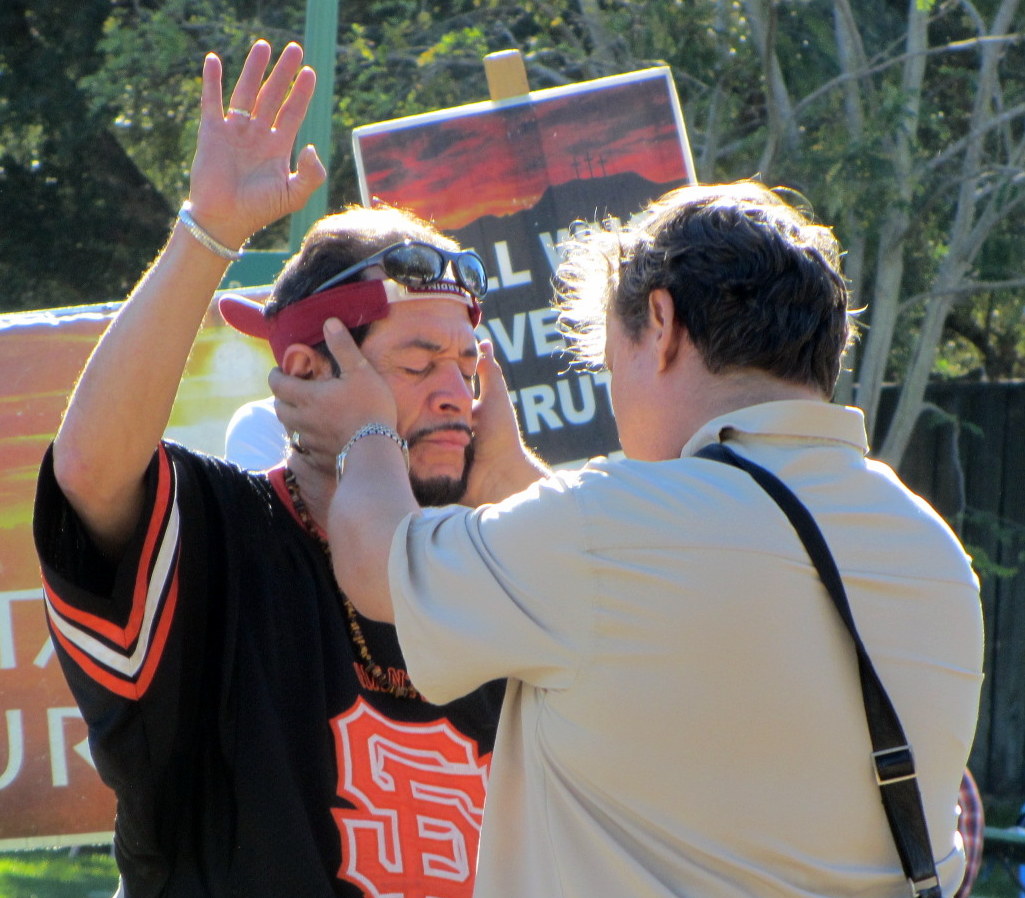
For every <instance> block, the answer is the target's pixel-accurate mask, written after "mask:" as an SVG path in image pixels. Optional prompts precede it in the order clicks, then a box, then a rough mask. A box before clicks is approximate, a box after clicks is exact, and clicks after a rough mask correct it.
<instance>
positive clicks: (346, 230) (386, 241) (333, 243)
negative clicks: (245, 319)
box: [265, 204, 459, 358]
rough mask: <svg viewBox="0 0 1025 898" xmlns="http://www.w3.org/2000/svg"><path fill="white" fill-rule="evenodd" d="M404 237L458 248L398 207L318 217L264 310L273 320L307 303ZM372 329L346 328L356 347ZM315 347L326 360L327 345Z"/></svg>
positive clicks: (360, 208)
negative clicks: (326, 284) (351, 268)
mask: <svg viewBox="0 0 1025 898" xmlns="http://www.w3.org/2000/svg"><path fill="white" fill-rule="evenodd" d="M407 239H408V240H422V241H424V242H425V243H431V244H434V245H436V246H440V247H442V248H445V249H458V248H459V247H458V246H457V245H456V243H455V242H454V241H453V240H452V239H451V238H449V237H446V236H445V235H444V234H442V233H441V232H440V231H439V230H438V229H437V228H435V227H434V226H433V225H432V224H430V223H429V222H427V221H425V220H424V219H422V218H420V217H419V216H418V215H416V214H415V213H413V212H410V211H409V210H407V209H400V208H398V207H396V206H388V205H384V204H380V205H375V206H373V207H370V208H368V207H366V206H356V205H352V206H348V207H346V208H345V209H344V210H343V211H342V212H337V213H335V214H333V215H326V216H324V217H323V218H321V219H318V220H317V221H316V222H315V223H314V224H313V226H312V227H311V228H310V229H309V231H307V232H306V236H305V237H304V238H303V242H302V245H301V246H300V247H299V251H298V252H297V253H296V254H295V255H294V256H292V258H290V259H289V260H288V261H287V262H286V263H285V266H284V268H282V270H281V274H279V275H278V277H277V279H276V280H275V282H274V288H273V290H272V291H271V295H270V297H269V298H268V300H267V304H266V306H265V309H266V314H267V316H268V317H273V316H274V315H276V314H277V313H278V312H280V311H281V310H282V309H284V308H285V307H286V306H290V305H292V303H296V302H299V301H300V300H303V299H305V298H306V297H307V296H309V295H310V293H311V292H312V291H313V290H315V289H316V288H317V287H319V286H320V285H321V284H323V283H324V281H326V280H327V279H328V278H330V277H331V276H332V275H335V274H337V273H338V272H339V271H344V270H345V269H346V268H348V267H349V266H350V265H355V264H356V263H357V262H359V261H361V260H362V259H366V258H367V257H368V256H372V255H373V254H374V253H376V252H379V251H380V250H382V249H384V248H385V247H388V246H391V245H392V244H393V243H400V242H401V241H403V240H407ZM372 326H373V322H371V323H369V324H361V325H359V326H357V327H354V328H351V329H350V333H351V334H352V337H353V339H354V340H355V341H356V345H360V344H362V342H363V340H364V339H365V338H366V335H367V333H368V332H369V331H370V328H371V327H372ZM313 348H314V349H316V350H317V351H318V352H320V353H321V354H322V355H324V356H326V357H327V358H330V354H329V353H328V350H327V345H326V344H325V343H319V344H317V345H316V346H314V347H313Z"/></svg>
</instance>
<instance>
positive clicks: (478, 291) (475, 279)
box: [456, 252, 488, 299]
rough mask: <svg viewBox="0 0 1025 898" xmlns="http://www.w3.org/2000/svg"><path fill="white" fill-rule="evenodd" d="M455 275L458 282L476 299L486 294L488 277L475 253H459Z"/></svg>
mask: <svg viewBox="0 0 1025 898" xmlns="http://www.w3.org/2000/svg"><path fill="white" fill-rule="evenodd" d="M456 274H457V275H458V278H459V282H460V283H461V284H462V285H463V286H464V287H465V288H466V289H467V290H469V291H470V292H471V293H472V294H473V295H474V296H476V297H477V298H478V299H481V298H482V297H483V296H484V294H485V293H487V292H488V275H487V272H485V271H484V263H483V262H481V260H480V259H479V258H478V256H477V255H476V254H475V253H471V252H465V253H460V254H459V256H457V257H456Z"/></svg>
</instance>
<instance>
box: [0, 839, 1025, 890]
mask: <svg viewBox="0 0 1025 898" xmlns="http://www.w3.org/2000/svg"><path fill="white" fill-rule="evenodd" d="M1018 862H1019V861H1018V860H1016V859H1005V858H1003V857H1001V856H1000V855H997V854H987V856H986V859H985V861H984V863H983V868H982V872H981V873H980V874H979V878H978V880H977V881H976V883H975V889H974V890H973V892H972V898H1019V896H1021V895H1025V891H1022V890H1021V889H1019V887H1018V885H1017V884H1016V883H1015V881H1014V875H1015V872H1016V871H1015V868H1016V865H1017V864H1018ZM1023 863H1025V861H1023ZM116 888H117V868H116V867H115V866H114V859H113V858H112V857H111V856H110V853H109V851H107V850H106V849H104V850H103V851H102V852H101V851H99V850H96V849H81V850H80V851H79V852H78V853H77V854H75V855H74V856H73V855H72V854H71V851H70V850H69V849H67V848H61V849H55V850H39V851H18V852H12V853H10V854H0V898H110V896H111V895H113V894H114V890H115V889H116Z"/></svg>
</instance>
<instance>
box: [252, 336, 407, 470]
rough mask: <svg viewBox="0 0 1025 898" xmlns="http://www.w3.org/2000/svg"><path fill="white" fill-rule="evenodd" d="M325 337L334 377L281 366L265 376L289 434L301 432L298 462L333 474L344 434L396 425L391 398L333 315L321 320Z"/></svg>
mask: <svg viewBox="0 0 1025 898" xmlns="http://www.w3.org/2000/svg"><path fill="white" fill-rule="evenodd" d="M324 338H325V340H326V342H327V345H328V349H329V350H330V351H331V353H332V355H333V356H334V358H335V361H336V362H337V363H338V366H339V368H340V369H341V374H340V375H339V376H338V377H326V378H321V379H310V380H307V379H304V378H301V377H293V376H290V375H288V374H286V373H285V372H284V371H282V370H281V369H280V368H275V369H273V370H272V371H271V373H270V376H269V378H268V382H269V383H270V388H271V391H272V392H273V393H274V408H275V411H276V412H277V415H278V418H279V419H280V420H281V423H282V424H283V425H284V427H285V430H286V431H287V432H288V433H290V434H293V435H294V434H299V435H301V441H300V446H301V459H299V460H298V461H299V462H300V463H301V464H304V465H306V466H308V467H310V468H313V469H315V470H316V471H317V472H318V473H319V474H321V475H323V476H328V475H330V477H331V478H334V471H335V458H336V457H337V455H338V453H339V452H341V450H342V447H343V446H344V445H345V444H346V443H347V442H348V441H349V438H350V437H351V436H352V435H353V434H354V433H355V432H356V431H357V430H359V428H361V427H362V426H363V425H364V424H368V423H371V422H374V423H377V424H383V425H385V426H386V427H391V428H393V429H394V428H395V424H396V418H397V412H396V408H395V397H394V396H393V394H392V391H391V389H389V387H388V384H387V383H386V382H385V380H384V379H383V378H382V377H381V376H380V375H379V374H378V373H377V371H375V370H374V367H373V366H372V365H371V364H370V363H369V362H368V361H367V359H366V357H365V356H364V355H363V353H362V352H360V349H359V347H358V346H357V345H356V344H355V342H354V341H353V339H352V335H351V334H350V333H349V332H348V330H346V329H345V327H343V326H342V324H341V322H339V321H338V319H337V318H331V319H328V321H327V322H325V324H324Z"/></svg>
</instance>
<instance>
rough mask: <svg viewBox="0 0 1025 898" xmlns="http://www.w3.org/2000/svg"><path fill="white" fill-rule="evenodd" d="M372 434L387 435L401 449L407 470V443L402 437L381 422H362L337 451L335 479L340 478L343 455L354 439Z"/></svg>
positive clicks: (354, 441)
mask: <svg viewBox="0 0 1025 898" xmlns="http://www.w3.org/2000/svg"><path fill="white" fill-rule="evenodd" d="M374 434H377V435H379V436H382V437H388V439H390V440H391V441H392V442H394V443H396V444H397V445H398V447H399V448H400V449H401V450H402V457H403V459H405V462H406V470H407V471H408V470H409V443H407V442H406V441H405V440H404V439H402V437H400V436H399V435H398V434H397V433H396V432H395V431H394V430H392V429H391V428H390V427H385V426H384V425H383V424H373V423H371V424H364V425H363V426H362V427H361V428H360V429H359V430H357V431H356V432H355V433H354V434H353V435H352V439H350V440H349V442H348V443H346V444H345V445H344V446H343V447H342V451H341V452H339V453H338V457H337V458H336V459H335V480H336V481H337V480H341V479H342V471H344V470H345V456H347V455H348V454H349V450H350V449H351V448H352V447H353V445H354V444H355V443H356V441H357V440H362V439H363V437H369V436H373V435H374Z"/></svg>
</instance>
